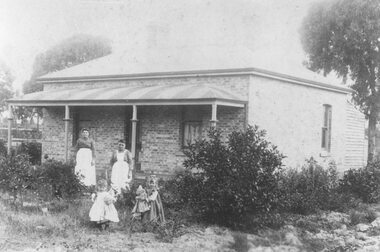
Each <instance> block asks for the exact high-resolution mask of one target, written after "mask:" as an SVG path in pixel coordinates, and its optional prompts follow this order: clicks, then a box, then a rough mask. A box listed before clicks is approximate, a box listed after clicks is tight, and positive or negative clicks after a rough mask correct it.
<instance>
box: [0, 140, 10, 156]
mask: <svg viewBox="0 0 380 252" xmlns="http://www.w3.org/2000/svg"><path fill="white" fill-rule="evenodd" d="M7 152H8V149H7V143H6V142H5V141H4V140H3V139H0V157H5V156H6V155H7Z"/></svg>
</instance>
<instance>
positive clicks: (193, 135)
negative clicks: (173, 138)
mask: <svg viewBox="0 0 380 252" xmlns="http://www.w3.org/2000/svg"><path fill="white" fill-rule="evenodd" d="M201 135H202V122H198V121H197V122H184V124H183V146H188V145H190V144H193V143H195V141H196V140H198V139H200V138H201Z"/></svg>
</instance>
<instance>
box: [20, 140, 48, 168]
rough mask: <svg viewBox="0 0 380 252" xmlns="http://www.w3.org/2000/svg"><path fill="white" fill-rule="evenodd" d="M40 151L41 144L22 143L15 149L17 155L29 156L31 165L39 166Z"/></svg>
mask: <svg viewBox="0 0 380 252" xmlns="http://www.w3.org/2000/svg"><path fill="white" fill-rule="evenodd" d="M41 151H42V144H41V143H38V142H22V143H21V144H20V145H19V146H18V148H17V153H24V154H27V155H29V161H30V162H31V163H32V164H33V165H37V164H41V155H42V154H41Z"/></svg>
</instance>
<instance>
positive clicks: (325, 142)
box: [321, 104, 332, 153]
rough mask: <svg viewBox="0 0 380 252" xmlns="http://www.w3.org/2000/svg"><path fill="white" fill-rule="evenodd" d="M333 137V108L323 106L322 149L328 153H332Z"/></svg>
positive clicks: (328, 105) (326, 105) (327, 105)
mask: <svg viewBox="0 0 380 252" xmlns="http://www.w3.org/2000/svg"><path fill="white" fill-rule="evenodd" d="M331 137H332V106H331V105H330V104H323V124H322V129H321V148H322V149H323V150H324V151H326V152H328V153H329V152H331Z"/></svg>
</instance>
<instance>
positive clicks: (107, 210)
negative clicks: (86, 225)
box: [89, 179, 119, 229]
mask: <svg viewBox="0 0 380 252" xmlns="http://www.w3.org/2000/svg"><path fill="white" fill-rule="evenodd" d="M107 187H108V184H107V181H106V180H104V179H100V180H99V181H98V185H97V193H96V197H95V199H94V204H93V205H92V207H91V209H90V213H89V216H90V220H91V221H94V222H96V223H97V224H99V226H100V227H101V228H102V229H106V228H108V227H109V223H110V222H111V221H112V222H119V217H118V214H117V211H116V208H115V206H114V202H115V201H116V199H115V197H114V195H113V190H112V189H111V190H110V191H107Z"/></svg>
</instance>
